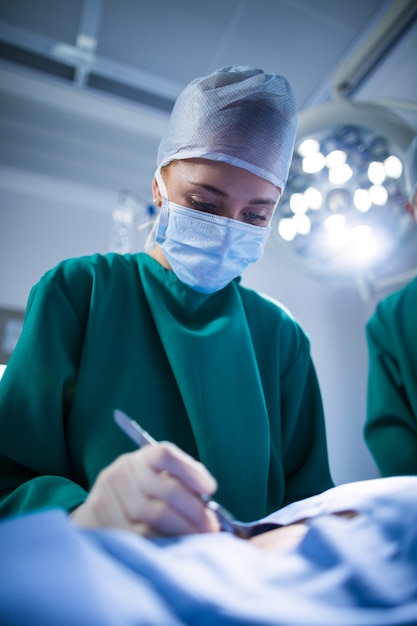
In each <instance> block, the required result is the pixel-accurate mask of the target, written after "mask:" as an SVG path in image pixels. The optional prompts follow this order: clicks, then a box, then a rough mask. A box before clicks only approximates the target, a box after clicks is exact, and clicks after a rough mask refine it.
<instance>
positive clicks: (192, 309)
mask: <svg viewBox="0 0 417 626" xmlns="http://www.w3.org/2000/svg"><path fill="white" fill-rule="evenodd" d="M115 408H119V409H121V410H123V411H125V412H126V413H128V414H129V415H130V416H131V417H132V418H134V419H135V420H136V421H138V422H139V423H140V424H141V425H142V426H143V427H144V428H145V429H146V430H147V431H149V433H150V434H151V435H152V436H153V437H154V438H156V439H157V440H170V441H173V442H175V443H176V444H177V445H178V446H180V447H181V448H182V449H184V450H185V451H187V452H188V453H189V454H191V455H192V456H194V457H195V458H198V459H199V460H201V461H202V462H203V463H204V465H206V467H207V468H208V469H209V470H210V471H211V472H212V473H213V475H214V476H215V478H216V479H217V481H218V484H219V489H218V492H217V493H216V499H217V500H219V501H220V502H221V503H222V504H223V505H224V506H226V507H227V508H228V509H229V510H230V511H231V512H232V513H233V514H234V515H235V516H236V517H238V518H240V519H242V520H254V519H258V518H260V517H262V516H264V515H266V514H267V513H269V512H271V511H273V510H275V509H278V508H280V507H282V506H283V505H286V504H288V503H289V502H292V501H294V500H298V499H301V498H305V497H307V496H310V495H312V494H316V493H319V492H321V491H323V490H325V489H327V488H329V487H330V486H332V481H331V478H330V474H329V468H328V458H327V449H326V438H325V427H324V419H323V411H322V403H321V396H320V392H319V388H318V384H317V380H316V374H315V370H314V367H313V364H312V361H311V358H310V352H309V341H308V338H307V337H306V335H305V334H304V332H303V331H302V330H301V328H300V327H299V325H298V324H297V322H296V321H295V320H294V319H293V318H292V317H291V315H290V314H289V313H288V312H287V311H286V310H285V309H284V308H283V307H282V306H281V305H279V304H277V303H276V302H275V301H273V300H271V299H269V298H267V297H265V296H262V295H260V294H258V293H256V292H255V291H252V290H250V289H246V288H244V287H242V286H241V285H240V279H236V280H234V281H232V282H231V283H230V284H229V285H228V286H227V287H225V288H224V289H222V290H221V291H219V292H216V293H214V294H211V295H206V294H202V293H199V292H197V291H195V290H193V289H191V288H189V287H187V286H186V285H184V284H183V283H181V282H180V281H179V279H178V278H177V277H176V275H175V274H174V273H173V272H171V271H169V270H167V269H165V268H163V267H162V266H161V265H160V264H159V263H158V262H157V261H155V260H154V259H153V258H152V257H150V256H148V255H147V254H145V253H140V254H136V255H124V256H121V255H117V254H108V255H94V256H92V257H82V258H80V259H72V260H68V261H64V262H62V263H60V264H59V265H58V266H57V267H56V268H54V269H53V270H51V271H49V272H47V273H46V274H45V276H43V277H42V279H41V280H40V281H39V283H38V284H37V285H35V287H34V288H33V289H32V291H31V294H30V297H29V301H28V306H27V312H26V319H25V324H24V328H23V331H22V335H21V338H20V340H19V342H18V344H17V346H16V348H15V350H14V352H13V354H12V357H11V359H10V361H9V364H8V366H7V368H6V371H5V373H4V376H3V379H2V381H1V382H0V514H1V515H10V514H16V513H21V512H26V511H29V510H33V509H39V508H45V507H57V506H58V507H62V508H64V509H66V510H68V511H70V510H72V509H74V508H75V507H77V506H78V505H80V504H81V503H82V502H83V501H84V500H85V499H86V497H87V495H88V492H89V490H90V489H91V487H92V485H93V483H94V481H95V479H96V478H97V475H98V473H99V472H100V471H101V470H102V469H103V468H104V467H105V466H107V465H108V464H110V463H111V462H112V461H113V460H114V459H115V458H116V457H117V456H118V455H120V454H122V453H124V452H128V451H131V450H133V449H135V447H134V445H133V444H132V443H131V442H130V441H129V439H128V438H127V437H126V435H125V434H124V433H123V432H121V431H119V430H118V428H117V426H116V425H115V424H114V422H113V417H112V415H113V410H114V409H115Z"/></svg>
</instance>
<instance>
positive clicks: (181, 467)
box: [72, 442, 219, 537]
mask: <svg viewBox="0 0 417 626" xmlns="http://www.w3.org/2000/svg"><path fill="white" fill-rule="evenodd" d="M216 488H217V484H216V481H215V479H214V478H213V476H212V475H211V474H210V473H209V472H208V470H207V469H206V468H205V467H204V466H203V465H202V464H201V463H199V462H198V461H195V460H194V459H193V458H192V457H190V456H189V455H188V454H186V453H185V452H183V451H182V450H180V449H179V448H178V447H177V446H176V445H174V444H172V443H166V442H161V443H158V444H157V445H155V446H145V447H143V448H141V449H140V450H137V451H135V452H131V453H128V454H123V455H121V456H120V457H118V458H117V459H116V460H115V461H114V462H113V463H112V464H111V465H109V466H108V467H106V468H105V469H104V470H103V471H102V472H101V473H100V474H99V476H98V477H97V480H96V482H95V484H94V485H93V488H92V490H91V492H90V494H89V496H88V498H87V500H86V501H85V502H84V504H82V505H81V506H80V507H78V508H77V509H76V510H75V511H74V512H73V514H72V520H73V521H74V522H76V523H77V524H79V525H81V526H84V527H87V528H103V527H110V528H121V529H126V530H130V531H133V532H136V533H138V534H140V535H143V536H145V537H163V536H172V535H184V534H189V533H203V532H214V531H218V530H219V523H218V520H217V517H216V515H215V513H214V512H213V511H211V510H210V509H208V508H207V507H206V506H205V504H204V502H203V501H202V499H201V496H203V495H208V496H210V495H211V494H212V493H214V492H215V491H216Z"/></svg>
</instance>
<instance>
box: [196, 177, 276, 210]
mask: <svg viewBox="0 0 417 626" xmlns="http://www.w3.org/2000/svg"><path fill="white" fill-rule="evenodd" d="M188 183H189V184H190V185H195V186H196V187H201V188H202V189H205V190H206V191H209V192H211V193H214V194H215V195H216V196H219V197H221V198H228V197H229V195H228V194H227V193H225V192H224V191H222V190H221V189H218V188H217V187H213V185H207V184H206V183H199V182H198V181H195V180H189V181H188ZM279 197H280V196H278V199H277V200H274V199H273V198H253V199H252V200H250V201H249V204H266V205H272V206H275V205H276V203H277V202H278V200H279Z"/></svg>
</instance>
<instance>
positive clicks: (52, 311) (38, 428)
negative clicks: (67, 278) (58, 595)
mask: <svg viewBox="0 0 417 626" xmlns="http://www.w3.org/2000/svg"><path fill="white" fill-rule="evenodd" d="M37 289H38V286H36V287H34V288H33V289H32V292H31V294H30V297H29V300H28V306H27V310H26V317H25V324H24V328H23V331H22V335H21V338H20V340H19V342H18V344H17V346H16V348H15V350H14V352H13V354H12V356H11V359H10V361H9V365H8V366H7V368H6V371H5V373H4V375H3V378H2V380H1V382H0V428H1V439H0V516H4V515H8V514H18V513H20V512H28V511H30V510H35V509H39V508H45V503H50V506H58V507H62V508H64V509H66V510H72V509H74V508H76V507H77V506H78V505H80V504H81V503H82V502H84V500H85V499H86V497H87V492H86V490H84V489H83V487H82V486H80V485H79V484H77V483H76V482H75V481H74V480H73V476H72V472H71V463H70V459H69V458H68V454H67V448H66V443H65V420H66V417H67V415H68V410H69V404H70V401H71V397H72V393H73V389H74V385H75V368H76V364H77V362H78V360H79V354H80V346H81V340H82V332H81V323H80V319H79V317H78V316H77V314H76V312H75V310H74V308H73V307H72V306H71V305H70V304H69V302H68V300H67V298H66V296H65V294H64V293H63V292H62V291H60V290H59V289H58V288H57V287H56V285H55V284H54V283H52V282H47V283H45V284H44V285H43V287H42V289H44V290H45V291H46V293H44V294H43V297H39V298H35V295H36V291H37ZM63 329H65V332H63ZM39 335H42V336H43V337H44V341H43V342H41V343H40V342H36V346H35V345H34V340H33V338H35V337H38V336H39ZM25 398H30V406H27V404H26V403H25ZM57 415H63V419H57ZM33 416H36V419H33Z"/></svg>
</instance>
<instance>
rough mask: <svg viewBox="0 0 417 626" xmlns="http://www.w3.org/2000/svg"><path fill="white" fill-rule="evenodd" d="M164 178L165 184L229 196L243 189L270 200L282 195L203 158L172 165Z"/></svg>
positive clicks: (256, 179) (260, 181)
mask: <svg viewBox="0 0 417 626" xmlns="http://www.w3.org/2000/svg"><path fill="white" fill-rule="evenodd" d="M164 174H165V176H164V178H165V180H166V181H167V182H168V181H169V182H171V183H174V184H181V183H183V184H185V185H193V184H196V185H198V184H203V185H213V186H215V187H219V188H220V189H222V190H224V191H225V192H227V193H233V192H235V191H237V190H238V189H240V190H242V188H243V189H245V190H246V191H247V192H252V193H253V194H254V195H262V196H270V197H272V198H275V199H278V197H279V195H280V189H279V188H278V187H276V186H275V185H274V184H273V183H271V182H270V181H268V180H265V179H264V178H261V177H260V176H256V175H255V174H253V173H252V172H250V171H249V170H246V169H243V168H241V167H236V166H235V165H231V164H230V163H225V162H223V161H212V160H211V159H203V158H194V159H182V160H178V161H174V162H172V163H170V164H169V165H168V166H167V167H166V168H165V172H164Z"/></svg>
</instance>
